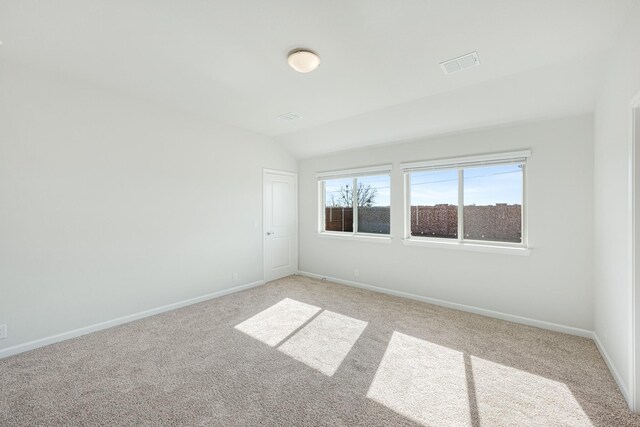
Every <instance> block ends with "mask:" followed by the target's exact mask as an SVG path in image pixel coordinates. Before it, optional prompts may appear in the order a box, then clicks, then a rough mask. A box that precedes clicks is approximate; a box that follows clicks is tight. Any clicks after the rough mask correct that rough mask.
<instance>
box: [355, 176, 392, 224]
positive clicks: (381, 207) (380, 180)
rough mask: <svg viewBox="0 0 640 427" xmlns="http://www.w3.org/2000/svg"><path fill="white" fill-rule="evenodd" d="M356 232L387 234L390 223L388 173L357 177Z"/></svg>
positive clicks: (389, 181) (389, 180)
mask: <svg viewBox="0 0 640 427" xmlns="http://www.w3.org/2000/svg"><path fill="white" fill-rule="evenodd" d="M357 183H358V232H359V233H375V234H389V230H390V224H391V208H390V203H389V201H390V198H389V194H390V193H389V191H390V183H391V178H390V177H389V175H381V176H364V177H362V178H358V181H357Z"/></svg>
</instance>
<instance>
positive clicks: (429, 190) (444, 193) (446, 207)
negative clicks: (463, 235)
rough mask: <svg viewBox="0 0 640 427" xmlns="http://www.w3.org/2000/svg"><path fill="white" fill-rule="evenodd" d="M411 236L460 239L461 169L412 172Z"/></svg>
mask: <svg viewBox="0 0 640 427" xmlns="http://www.w3.org/2000/svg"><path fill="white" fill-rule="evenodd" d="M411 235H412V236H421V237H440V238H445V239H457V238H458V170H457V169H449V170H439V171H426V172H412V173H411Z"/></svg>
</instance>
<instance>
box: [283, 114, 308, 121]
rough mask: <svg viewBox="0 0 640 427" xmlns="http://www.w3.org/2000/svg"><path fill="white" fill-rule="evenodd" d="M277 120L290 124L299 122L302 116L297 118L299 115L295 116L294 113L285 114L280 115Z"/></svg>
mask: <svg viewBox="0 0 640 427" xmlns="http://www.w3.org/2000/svg"><path fill="white" fill-rule="evenodd" d="M278 118H279V119H280V120H284V121H285V122H292V121H294V120H300V119H301V118H302V116H299V115H297V114H295V113H285V114H282V115H280V116H278Z"/></svg>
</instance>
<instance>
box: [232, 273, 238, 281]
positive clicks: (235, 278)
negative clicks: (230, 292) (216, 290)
mask: <svg viewBox="0 0 640 427" xmlns="http://www.w3.org/2000/svg"><path fill="white" fill-rule="evenodd" d="M232 279H233V281H234V282H237V281H238V273H233V277H232Z"/></svg>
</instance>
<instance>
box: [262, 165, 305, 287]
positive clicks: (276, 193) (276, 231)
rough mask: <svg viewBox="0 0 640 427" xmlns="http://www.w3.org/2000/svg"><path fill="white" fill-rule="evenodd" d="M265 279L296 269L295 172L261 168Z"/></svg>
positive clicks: (271, 278)
mask: <svg viewBox="0 0 640 427" xmlns="http://www.w3.org/2000/svg"><path fill="white" fill-rule="evenodd" d="M263 182H264V189H263V191H264V206H263V209H264V223H263V229H262V231H263V232H264V236H263V238H264V280H265V282H269V281H271V280H276V279H279V278H281V277H285V276H289V275H291V274H295V273H296V272H297V271H298V176H297V175H296V174H295V173H292V172H280V171H272V170H265V171H264V178H263Z"/></svg>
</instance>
